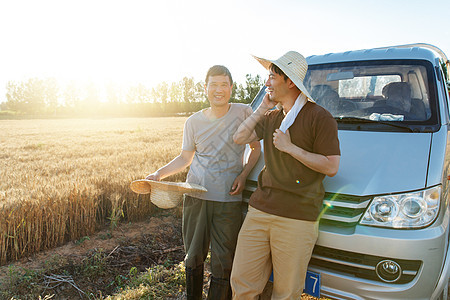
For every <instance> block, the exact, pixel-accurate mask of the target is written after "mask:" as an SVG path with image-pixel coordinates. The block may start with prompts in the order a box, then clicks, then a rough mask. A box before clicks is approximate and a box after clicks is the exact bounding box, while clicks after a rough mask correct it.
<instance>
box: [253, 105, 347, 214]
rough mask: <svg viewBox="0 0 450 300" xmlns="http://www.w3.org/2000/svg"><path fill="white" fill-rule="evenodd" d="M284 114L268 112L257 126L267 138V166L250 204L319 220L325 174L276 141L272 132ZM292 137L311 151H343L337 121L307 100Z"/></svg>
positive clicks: (263, 136) (336, 153)
mask: <svg viewBox="0 0 450 300" xmlns="http://www.w3.org/2000/svg"><path fill="white" fill-rule="evenodd" d="M283 118H284V114H283V111H282V110H273V111H270V112H268V113H267V114H266V115H265V116H264V118H263V119H262V120H261V121H260V122H259V123H258V125H257V126H256V128H255V131H256V134H257V135H258V137H259V138H260V139H263V140H264V160H265V164H266V165H265V167H264V169H263V170H262V171H261V173H260V174H259V177H258V188H257V189H256V191H255V192H254V193H253V194H252V196H251V198H250V202H249V204H250V205H251V206H253V207H254V208H256V209H259V210H261V211H264V212H267V213H270V214H274V215H277V216H282V217H286V218H292V219H298V220H307V221H316V220H317V217H318V216H319V214H320V211H321V208H322V202H323V197H324V194H325V192H324V188H323V183H322V181H323V179H324V178H325V175H324V174H321V173H318V172H316V171H313V170H311V169H310V168H308V167H306V166H305V165H303V164H302V163H301V162H300V161H298V160H297V159H295V158H294V157H292V156H291V155H289V154H287V153H285V152H281V151H279V150H278V149H276V148H275V146H274V145H273V133H274V131H275V129H278V128H279V127H280V124H281V121H282V120H283ZM289 133H290V135H291V141H292V142H293V143H294V144H295V145H297V146H298V147H300V148H302V149H304V150H306V151H308V152H312V153H317V154H322V155H325V156H329V155H340V149H339V140H338V133H337V123H336V120H334V118H333V116H332V115H331V114H330V113H329V112H328V111H326V110H325V109H324V108H322V107H321V106H319V105H317V104H315V103H312V102H309V101H308V102H307V103H306V104H305V106H304V107H303V108H302V110H301V111H300V112H299V114H298V116H297V118H296V119H295V121H294V123H293V124H292V125H291V127H290V128H289Z"/></svg>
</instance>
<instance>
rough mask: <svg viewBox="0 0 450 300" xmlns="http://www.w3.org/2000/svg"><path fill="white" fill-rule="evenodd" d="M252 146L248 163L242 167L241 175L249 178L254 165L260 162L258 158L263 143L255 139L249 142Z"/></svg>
mask: <svg viewBox="0 0 450 300" xmlns="http://www.w3.org/2000/svg"><path fill="white" fill-rule="evenodd" d="M249 146H250V155H249V156H248V160H247V163H246V164H245V166H244V168H243V169H242V172H241V175H243V176H245V178H247V176H248V174H250V172H251V171H252V169H253V167H254V166H255V165H256V163H257V162H258V158H259V156H260V155H261V144H260V143H259V141H255V142H252V143H250V144H249Z"/></svg>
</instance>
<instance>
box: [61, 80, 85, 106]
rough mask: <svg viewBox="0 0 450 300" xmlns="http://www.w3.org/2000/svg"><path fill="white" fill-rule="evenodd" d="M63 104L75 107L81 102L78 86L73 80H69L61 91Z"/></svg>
mask: <svg viewBox="0 0 450 300" xmlns="http://www.w3.org/2000/svg"><path fill="white" fill-rule="evenodd" d="M63 99H64V106H65V107H66V108H72V109H73V108H75V107H77V106H79V105H80V102H81V90H80V87H79V86H77V84H76V83H75V82H74V81H71V82H69V84H67V86H66V87H65V89H64V91H63Z"/></svg>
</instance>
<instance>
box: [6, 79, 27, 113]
mask: <svg viewBox="0 0 450 300" xmlns="http://www.w3.org/2000/svg"><path fill="white" fill-rule="evenodd" d="M23 92H24V90H23V88H22V85H21V84H19V83H16V82H14V81H8V82H7V83H6V102H5V106H6V109H8V110H12V111H16V112H21V111H22V105H23V104H24V97H23Z"/></svg>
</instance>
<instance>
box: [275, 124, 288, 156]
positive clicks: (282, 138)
mask: <svg viewBox="0 0 450 300" xmlns="http://www.w3.org/2000/svg"><path fill="white" fill-rule="evenodd" d="M273 145H274V146H275V148H277V149H278V150H280V151H282V152H288V149H289V148H290V147H291V146H292V142H291V134H290V133H289V130H286V133H283V131H281V130H280V129H275V132H274V133H273Z"/></svg>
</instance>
